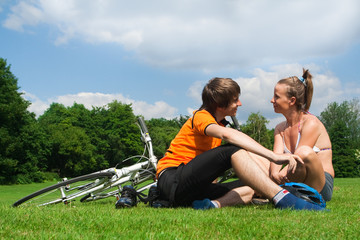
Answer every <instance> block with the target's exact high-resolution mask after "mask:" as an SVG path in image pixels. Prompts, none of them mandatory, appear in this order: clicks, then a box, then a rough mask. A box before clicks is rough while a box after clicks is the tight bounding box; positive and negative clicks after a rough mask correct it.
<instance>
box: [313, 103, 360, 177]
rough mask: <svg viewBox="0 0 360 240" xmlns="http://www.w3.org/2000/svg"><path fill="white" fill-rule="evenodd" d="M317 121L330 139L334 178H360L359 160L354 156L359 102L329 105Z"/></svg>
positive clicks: (358, 139)
mask: <svg viewBox="0 0 360 240" xmlns="http://www.w3.org/2000/svg"><path fill="white" fill-rule="evenodd" d="M319 119H320V120H321V121H322V122H323V123H324V126H325V127H326V129H327V131H328V133H329V136H330V139H331V144H332V148H333V164H334V168H335V174H336V176H338V177H354V176H360V173H359V169H360V160H359V158H358V157H357V155H356V151H358V150H359V147H360V113H359V100H358V99H353V100H352V101H344V102H342V103H341V104H338V103H336V102H333V103H330V104H328V106H327V107H326V109H325V110H324V111H323V112H321V113H320V117H319Z"/></svg>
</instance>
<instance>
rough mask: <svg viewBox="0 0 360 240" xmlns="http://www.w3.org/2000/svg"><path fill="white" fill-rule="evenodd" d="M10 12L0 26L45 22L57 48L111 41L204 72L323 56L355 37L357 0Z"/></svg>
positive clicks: (118, 4) (40, 7) (65, 6)
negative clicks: (72, 41) (55, 35)
mask: <svg viewBox="0 0 360 240" xmlns="http://www.w3.org/2000/svg"><path fill="white" fill-rule="evenodd" d="M11 11H12V12H11V14H10V15H8V16H7V19H6V20H5V22H4V24H3V26H5V27H7V28H9V29H13V30H17V31H23V30H25V31H26V30H27V29H28V26H32V27H33V26H36V25H40V24H45V25H48V26H50V28H51V30H52V33H53V32H55V33H57V34H58V36H57V39H56V40H55V42H56V44H66V43H67V42H68V41H71V40H73V39H76V40H79V39H80V40H82V41H85V42H89V43H117V44H119V45H121V46H122V47H124V48H125V49H127V50H131V51H133V52H135V53H136V54H137V57H138V58H139V59H142V60H143V61H145V62H147V63H149V64H151V65H155V66H161V67H175V68H192V69H202V70H204V71H212V70H215V69H225V68H234V67H236V68H238V67H239V66H249V65H251V64H260V63H269V62H274V61H282V62H286V61H299V60H302V59H306V58H308V57H319V56H320V57H321V56H324V55H326V56H329V55H333V54H337V53H341V52H343V51H344V50H346V49H347V48H348V47H349V46H350V45H352V44H354V43H357V42H358V39H359V33H360V31H359V29H360V21H359V16H360V2H359V1H358V0H343V1H341V2H340V1H338V0H319V1H312V0H303V1H287V0H279V1H276V2H273V1H265V0H257V1H246V0H238V1H208V0H200V1H195V2H194V1H190V0H179V1H161V0H154V1H136V0H135V1H125V0H101V1H100V0H97V1H87V0H63V1H58V0H20V1H17V2H16V4H15V5H14V6H13V7H12V9H11ZM32 30H33V29H32Z"/></svg>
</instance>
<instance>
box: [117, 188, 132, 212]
mask: <svg viewBox="0 0 360 240" xmlns="http://www.w3.org/2000/svg"><path fill="white" fill-rule="evenodd" d="M136 196H137V192H136V190H135V189H134V188H133V186H130V185H128V186H124V187H123V190H122V191H121V196H120V199H119V200H118V201H117V202H116V203H115V207H116V208H130V207H134V206H136V204H137V199H136Z"/></svg>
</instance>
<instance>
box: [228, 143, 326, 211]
mask: <svg viewBox="0 0 360 240" xmlns="http://www.w3.org/2000/svg"><path fill="white" fill-rule="evenodd" d="M231 163H232V166H233V168H234V170H235V173H236V174H237V176H238V177H239V178H240V179H241V180H242V181H243V182H244V183H245V184H246V185H248V186H250V187H251V188H252V189H254V190H255V191H256V192H258V193H260V194H262V195H263V196H265V197H266V198H268V199H269V200H273V201H274V204H275V207H277V208H281V209H283V208H294V209H298V210H300V209H307V210H324V208H322V207H320V206H318V205H315V204H312V203H309V202H306V201H305V200H303V199H301V198H298V197H295V196H294V195H293V194H291V193H289V192H288V191H287V190H285V189H282V188H281V187H280V186H278V185H276V184H275V183H274V182H273V181H272V180H271V179H270V178H269V177H268V176H267V175H266V174H265V173H264V172H263V171H262V170H261V169H260V167H259V166H258V164H257V163H255V162H254V161H253V160H252V159H251V157H250V156H249V153H248V152H247V151H245V150H239V151H237V152H236V153H234V154H233V155H232V157H231Z"/></svg>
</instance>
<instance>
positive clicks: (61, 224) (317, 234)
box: [0, 178, 360, 239]
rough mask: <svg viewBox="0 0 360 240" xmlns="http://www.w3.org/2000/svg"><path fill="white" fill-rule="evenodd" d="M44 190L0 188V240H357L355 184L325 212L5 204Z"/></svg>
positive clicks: (342, 184)
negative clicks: (22, 205)
mask: <svg viewBox="0 0 360 240" xmlns="http://www.w3.org/2000/svg"><path fill="white" fill-rule="evenodd" d="M44 186H45V184H29V185H15V186H0V217H1V218H0V239H129V238H130V239H288V238H291V239H360V230H359V229H360V179H359V178H352V179H350V178H349V179H338V178H336V179H335V189H334V195H333V199H332V200H331V201H330V202H329V203H328V206H327V208H328V209H330V212H311V211H291V210H277V209H274V208H273V206H272V205H265V206H254V205H249V206H239V207H227V208H223V209H216V210H209V211H195V210H192V209H186V208H179V209H152V208H149V207H147V206H145V205H143V204H140V205H138V207H136V208H132V209H115V207H114V203H115V199H105V200H99V201H95V202H90V203H80V202H75V203H72V204H71V205H55V206H47V207H41V208H38V207H21V206H20V207H18V208H13V207H11V204H12V203H13V202H15V201H16V200H18V199H19V198H22V197H23V196H25V195H27V194H29V193H31V192H33V191H36V190H39V189H40V188H42V187H44Z"/></svg>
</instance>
